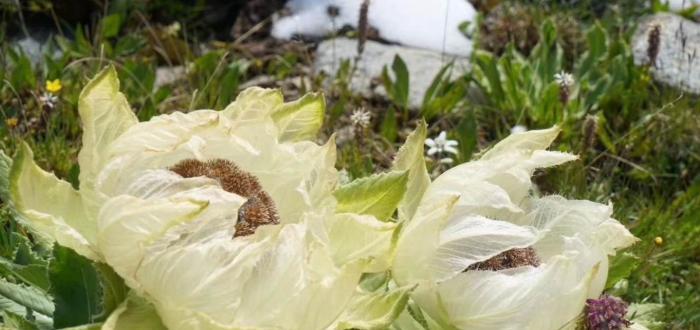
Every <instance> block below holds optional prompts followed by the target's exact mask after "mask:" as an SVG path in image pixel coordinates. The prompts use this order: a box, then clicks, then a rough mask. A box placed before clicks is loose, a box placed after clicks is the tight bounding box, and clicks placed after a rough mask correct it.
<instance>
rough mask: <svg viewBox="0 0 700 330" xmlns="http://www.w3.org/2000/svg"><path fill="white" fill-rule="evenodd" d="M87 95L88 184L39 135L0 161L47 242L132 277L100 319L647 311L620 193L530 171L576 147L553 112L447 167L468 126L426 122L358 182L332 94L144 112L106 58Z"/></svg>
mask: <svg viewBox="0 0 700 330" xmlns="http://www.w3.org/2000/svg"><path fill="white" fill-rule="evenodd" d="M79 113H80V119H81V121H82V127H83V134H82V149H81V150H80V153H79V155H78V164H79V166H80V177H79V179H80V180H79V186H78V187H77V189H76V188H74V187H73V186H72V185H71V184H70V183H68V182H66V181H63V180H60V179H58V178H57V177H56V176H54V175H53V174H51V173H49V172H47V171H45V170H43V169H42V168H40V167H39V166H38V165H37V164H36V163H35V161H34V158H33V152H32V150H31V149H30V147H29V146H28V144H26V143H23V144H21V147H20V148H19V150H18V152H17V154H16V155H15V157H14V159H11V160H10V159H9V158H7V157H6V156H4V154H3V158H2V159H3V163H2V165H3V166H0V169H2V170H3V171H6V172H8V173H6V174H8V178H9V179H8V181H9V182H8V184H7V185H8V190H9V202H10V205H11V207H12V209H13V211H14V212H15V213H16V214H17V217H18V220H19V221H20V222H21V223H22V224H23V225H25V226H26V228H28V229H29V230H30V232H31V234H32V237H34V238H35V239H36V240H37V243H38V244H40V245H42V246H45V247H50V246H51V245H52V244H53V245H54V249H55V250H56V251H64V249H65V250H66V251H74V253H77V254H75V256H74V258H76V259H79V258H83V259H85V262H86V263H90V262H92V263H95V264H97V265H101V266H100V267H102V268H101V269H104V270H106V273H107V274H113V277H114V278H113V279H112V280H113V281H116V282H119V283H123V284H122V286H123V287H124V290H125V291H126V292H127V293H125V294H122V295H121V296H120V297H121V299H117V298H115V297H116V296H114V295H113V296H112V298H111V299H112V300H114V304H113V306H112V308H111V309H108V308H104V311H105V314H106V315H104V317H103V318H102V319H99V320H97V321H96V322H92V323H91V324H92V325H94V326H97V327H99V328H101V329H134V328H136V327H144V326H145V327H147V328H149V329H163V328H167V329H195V330H196V329H201V330H209V329H226V330H235V329H285V330H300V329H305V330H306V329H310V330H315V329H319V330H320V329H397V330H409V329H426V330H427V329H562V328H576V327H587V328H588V329H623V328H627V327H630V328H635V329H644V328H645V327H644V325H643V324H642V323H641V322H638V321H636V320H635V319H634V318H633V317H632V316H631V315H627V314H628V305H627V304H626V303H625V302H623V301H622V300H619V299H617V298H612V297H611V296H608V295H607V294H605V295H603V291H604V289H605V288H606V282H607V278H608V269H609V262H608V258H609V257H610V256H613V255H615V254H616V252H617V251H619V250H620V249H623V248H626V247H628V246H631V245H633V244H634V243H635V242H637V241H638V239H637V238H636V237H635V236H633V235H632V234H631V233H630V232H629V231H628V230H627V229H626V228H625V227H624V226H623V225H621V224H620V223H619V222H618V221H617V220H615V219H613V218H612V210H613V208H612V204H600V203H596V202H592V201H588V200H569V199H566V198H564V197H561V196H557V195H544V194H541V193H539V191H538V189H537V187H536V186H535V184H534V183H533V182H532V181H531V177H532V175H533V173H534V172H535V171H537V170H538V169H544V168H548V167H553V166H557V165H560V164H563V163H566V162H569V161H572V160H576V159H577V156H575V155H572V154H569V153H565V152H558V151H548V150H547V149H548V148H549V146H550V144H552V142H553V141H554V140H555V139H556V137H557V135H558V134H559V128H558V127H556V126H555V127H552V128H549V129H544V130H522V131H517V132H515V133H513V134H511V135H510V136H509V137H507V138H505V139H504V140H502V141H501V142H500V143H498V144H496V145H495V146H494V147H492V148H491V149H490V150H488V151H487V152H485V153H483V154H482V155H480V156H477V157H475V159H473V160H472V161H470V162H466V163H462V164H459V165H456V166H455V167H452V168H449V167H448V166H445V168H444V169H445V171H444V172H439V173H438V172H435V173H434V176H436V178H435V179H434V180H432V181H431V176H430V175H429V174H428V170H427V166H426V159H425V155H426V154H427V155H428V156H431V157H435V158H436V159H437V160H438V163H440V164H443V165H451V164H452V163H453V162H454V161H453V158H452V156H455V157H457V156H458V155H459V152H458V150H457V148H458V147H459V143H458V142H457V141H454V140H449V139H447V133H446V132H444V131H443V132H441V133H440V134H439V135H438V136H437V137H436V138H435V139H431V138H427V134H428V133H427V126H426V124H425V122H423V121H420V122H419V123H418V128H417V129H416V130H415V131H413V132H412V133H411V134H410V135H408V136H407V138H406V142H405V143H404V145H403V147H401V148H400V150H399V151H398V152H397V154H396V156H395V157H394V159H393V162H392V164H391V167H390V168H389V170H388V171H385V172H381V173H377V174H374V175H371V176H366V177H361V178H358V179H356V180H354V181H349V179H347V177H348V175H347V172H346V173H345V175H344V176H345V177H346V179H344V180H342V181H341V175H340V174H339V172H338V171H337V170H336V168H335V162H336V158H337V156H336V142H335V139H334V135H331V137H330V138H329V139H328V140H327V141H326V142H325V143H323V144H317V143H316V142H315V141H316V136H317V134H318V132H319V130H320V128H321V126H322V123H323V120H324V114H325V100H324V98H323V96H322V95H320V94H313V93H312V94H307V95H305V96H303V97H302V98H300V99H298V100H296V101H292V102H286V103H285V102H284V100H283V97H282V93H281V92H280V91H278V90H274V89H263V88H257V87H252V88H249V89H246V90H244V91H243V92H241V93H240V94H239V95H238V97H237V98H236V100H235V101H234V102H233V103H231V104H229V105H228V106H226V107H225V108H224V109H223V110H218V111H217V110H196V111H190V112H187V113H183V112H173V113H170V114H165V115H158V116H155V117H153V118H151V119H150V120H148V121H145V122H139V121H138V119H137V118H136V116H135V115H134V113H133V112H132V110H131V108H130V105H129V103H128V102H127V100H126V97H125V96H124V95H123V94H122V93H121V92H120V91H119V80H118V78H117V74H116V71H115V69H114V68H113V67H107V68H105V69H103V70H102V71H101V72H100V73H98V74H97V76H96V77H95V78H93V79H92V80H91V81H90V82H89V83H88V84H87V86H86V87H85V88H84V89H83V91H82V93H81V94H80V97H79ZM371 119H372V118H371V115H370V113H369V112H367V111H364V110H358V111H356V112H355V113H354V115H353V119H352V121H353V125H354V126H357V127H361V128H367V127H368V126H369V125H370V121H371ZM425 146H427V147H428V150H427V151H426V150H425ZM4 165H7V166H4ZM341 183H342V184H341ZM70 283H73V282H70ZM62 285H63V286H67V287H68V288H72V287H71V286H70V285H71V284H65V283H63V284H62ZM74 285H75V287H76V289H77V288H79V287H80V285H81V284H80V283H77V282H76V283H75V284H74ZM32 306H34V305H32ZM40 307H41V306H40ZM45 312H46V314H51V313H50V310H49V309H46V311H45ZM28 313H30V314H31V313H32V309H31V308H28ZM42 320H43V321H44V322H45V323H48V324H50V323H51V321H50V319H49V320H46V319H42ZM56 324H60V323H58V322H57V321H55V320H54V323H53V325H54V326H55V325H56Z"/></svg>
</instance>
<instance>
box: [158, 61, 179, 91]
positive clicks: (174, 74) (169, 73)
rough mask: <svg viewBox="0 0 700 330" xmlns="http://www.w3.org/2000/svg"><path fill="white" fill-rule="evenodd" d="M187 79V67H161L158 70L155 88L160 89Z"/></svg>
mask: <svg viewBox="0 0 700 330" xmlns="http://www.w3.org/2000/svg"><path fill="white" fill-rule="evenodd" d="M184 77H185V67H183V66H181V65H177V66H172V67H170V66H161V67H158V68H156V81H155V82H154V85H155V88H159V87H162V86H165V85H170V84H172V83H174V82H176V81H178V80H180V79H183V78H184Z"/></svg>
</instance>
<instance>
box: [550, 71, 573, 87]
mask: <svg viewBox="0 0 700 330" xmlns="http://www.w3.org/2000/svg"><path fill="white" fill-rule="evenodd" d="M554 81H556V82H557V84H559V86H566V87H571V86H572V85H573V84H574V82H575V80H574V76H573V75H572V74H571V73H568V72H566V71H561V72H559V73H557V74H555V75H554Z"/></svg>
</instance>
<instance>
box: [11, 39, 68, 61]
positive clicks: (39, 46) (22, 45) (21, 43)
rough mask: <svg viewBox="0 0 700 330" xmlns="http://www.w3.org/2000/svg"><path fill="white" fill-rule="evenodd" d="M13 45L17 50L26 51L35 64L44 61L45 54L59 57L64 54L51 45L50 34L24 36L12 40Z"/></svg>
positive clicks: (25, 53)
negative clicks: (37, 36)
mask: <svg viewBox="0 0 700 330" xmlns="http://www.w3.org/2000/svg"><path fill="white" fill-rule="evenodd" d="M11 45H12V47H14V49H15V51H17V52H21V53H24V55H26V56H27V57H28V58H29V61H31V62H32V65H35V66H36V65H38V64H41V63H44V54H50V55H51V57H52V58H58V57H60V56H61V55H62V52H61V51H60V50H59V49H54V48H53V47H51V45H50V44H49V41H48V36H44V37H39V38H34V37H24V38H21V39H17V40H15V41H13V42H11Z"/></svg>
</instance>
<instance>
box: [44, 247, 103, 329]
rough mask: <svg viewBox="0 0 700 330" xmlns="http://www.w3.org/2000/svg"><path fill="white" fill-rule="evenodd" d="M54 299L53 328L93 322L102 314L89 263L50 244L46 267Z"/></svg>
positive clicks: (69, 250)
mask: <svg viewBox="0 0 700 330" xmlns="http://www.w3.org/2000/svg"><path fill="white" fill-rule="evenodd" d="M49 279H50V280H51V290H50V293H51V294H52V295H53V297H54V303H55V310H54V313H53V316H54V326H55V327H56V328H65V327H71V326H78V325H83V324H89V323H94V322H95V321H97V317H98V316H99V315H100V314H101V313H102V307H101V306H100V296H101V288H100V283H99V278H98V274H97V271H96V270H95V267H93V265H92V262H90V260H88V259H86V258H84V257H82V256H80V255H78V254H77V253H75V252H74V251H73V250H71V249H70V248H67V247H63V246H60V245H58V244H55V245H54V249H53V259H52V260H51V262H50V265H49Z"/></svg>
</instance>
